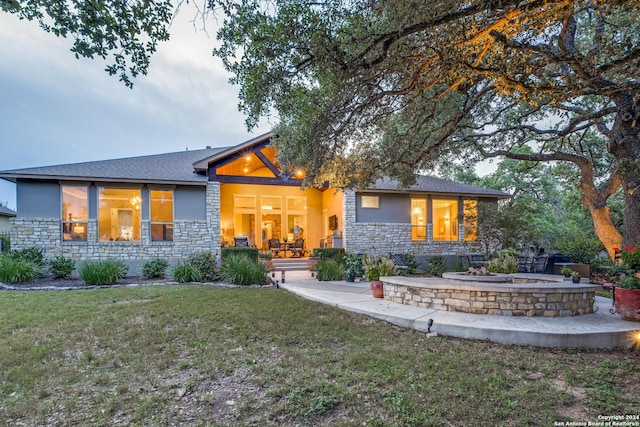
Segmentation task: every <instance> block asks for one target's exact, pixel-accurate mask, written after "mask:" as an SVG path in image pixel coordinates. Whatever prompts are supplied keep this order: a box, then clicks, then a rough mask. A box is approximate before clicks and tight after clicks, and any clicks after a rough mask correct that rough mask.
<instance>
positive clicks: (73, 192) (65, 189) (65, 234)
mask: <svg viewBox="0 0 640 427" xmlns="http://www.w3.org/2000/svg"><path fill="white" fill-rule="evenodd" d="M87 195H88V188H87V187H86V186H73V185H64V186H62V240H87V219H88V212H89V205H88V203H87V201H88V197H87Z"/></svg>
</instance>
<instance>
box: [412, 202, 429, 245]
mask: <svg viewBox="0 0 640 427" xmlns="http://www.w3.org/2000/svg"><path fill="white" fill-rule="evenodd" d="M411 239H412V240H426V239H427V201H426V199H411Z"/></svg>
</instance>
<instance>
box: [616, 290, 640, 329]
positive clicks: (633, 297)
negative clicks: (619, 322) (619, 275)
mask: <svg viewBox="0 0 640 427" xmlns="http://www.w3.org/2000/svg"><path fill="white" fill-rule="evenodd" d="M615 298H616V312H617V313H618V314H620V316H621V317H622V319H624V320H631V321H633V322H640V289H623V288H616V289H615Z"/></svg>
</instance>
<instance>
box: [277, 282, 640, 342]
mask: <svg viewBox="0 0 640 427" xmlns="http://www.w3.org/2000/svg"><path fill="white" fill-rule="evenodd" d="M276 278H277V279H278V280H280V279H281V277H280V275H279V274H278V275H277V277H276ZM280 287H281V288H283V289H286V290H287V291H289V292H292V293H294V294H296V295H299V296H301V297H303V298H306V299H309V300H313V301H318V302H321V303H324V304H329V305H332V306H334V307H337V308H340V309H343V310H348V311H352V312H354V313H360V314H364V315H367V316H370V317H373V318H376V319H380V320H384V321H386V322H389V323H392V324H394V325H398V326H403V327H407V328H413V329H416V330H418V331H422V332H427V331H428V326H427V325H428V321H429V319H432V320H433V325H432V326H431V332H435V333H437V334H438V335H444V336H451V337H459V338H467V339H477V340H489V341H492V342H497V343H502V344H515V345H530V346H537V347H557V348H585V349H611V348H631V347H633V346H634V345H638V342H639V339H638V336H639V334H640V322H629V321H625V320H622V319H620V316H619V315H617V314H611V313H610V311H609V309H610V308H611V300H610V299H607V298H602V297H596V306H597V307H598V311H597V312H596V313H594V314H585V315H581V316H572V317H519V316H493V315H480V314H467V313H458V312H452V311H438V310H432V309H425V308H418V307H412V306H408V305H403V304H397V303H394V302H391V301H387V300H384V299H378V298H373V297H372V296H371V292H370V290H369V283H368V282H355V283H348V282H345V281H335V282H332V281H327V282H320V281H318V280H316V279H315V278H312V277H311V274H310V272H309V271H288V272H287V273H286V280H285V283H280Z"/></svg>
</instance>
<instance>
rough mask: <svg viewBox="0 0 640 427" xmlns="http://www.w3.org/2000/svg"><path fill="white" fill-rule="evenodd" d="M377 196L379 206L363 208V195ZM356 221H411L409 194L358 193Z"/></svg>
mask: <svg viewBox="0 0 640 427" xmlns="http://www.w3.org/2000/svg"><path fill="white" fill-rule="evenodd" d="M363 195H364V196H376V197H378V199H379V207H378V208H363V207H362V196H363ZM356 222H384V223H411V197H410V196H409V195H408V194H384V193H382V194H381V193H356Z"/></svg>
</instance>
